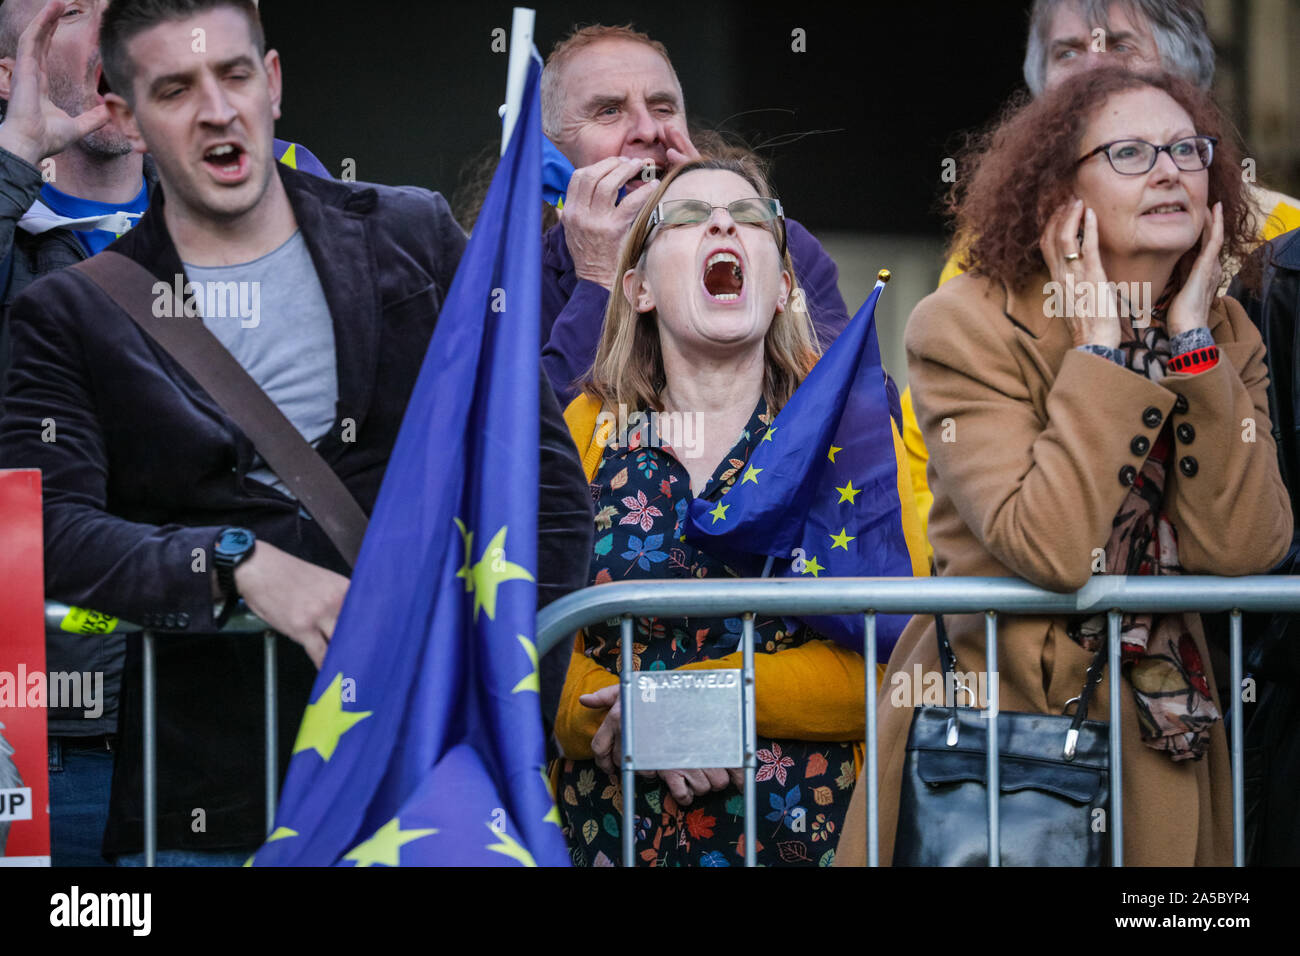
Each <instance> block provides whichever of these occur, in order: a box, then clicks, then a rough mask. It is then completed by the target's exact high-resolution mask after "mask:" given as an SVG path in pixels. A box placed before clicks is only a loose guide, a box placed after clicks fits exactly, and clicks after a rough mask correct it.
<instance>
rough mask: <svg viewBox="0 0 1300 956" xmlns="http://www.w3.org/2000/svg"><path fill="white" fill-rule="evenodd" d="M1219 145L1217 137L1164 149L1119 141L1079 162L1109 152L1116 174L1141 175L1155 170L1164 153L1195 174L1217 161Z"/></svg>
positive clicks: (1138, 141)
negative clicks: (1152, 169) (1216, 149)
mask: <svg viewBox="0 0 1300 956" xmlns="http://www.w3.org/2000/svg"><path fill="white" fill-rule="evenodd" d="M1217 142H1218V140H1217V139H1215V138H1214V137H1213V136H1188V137H1187V138H1186V139H1180V140H1175V141H1174V142H1172V143H1168V144H1166V145H1164V146H1157V145H1156V144H1155V143H1148V142H1147V141H1146V140H1144V139H1117V140H1115V142H1113V143H1102V144H1101V145H1100V146H1098V147H1097V148H1096V149H1094V150H1093V151H1092V152H1090V153H1088V154H1087V155H1086V156H1084V157H1083V158H1082V159H1080V160H1079V163H1082V162H1084V161H1086V160H1089V159H1091V158H1092V157H1094V156H1096V155H1097V154H1098V153H1105V154H1106V159H1107V160H1108V161H1109V162H1110V168H1111V169H1113V170H1115V172H1117V173H1119V174H1120V175H1122V176H1141V175H1142V174H1143V173H1147V172H1150V171H1151V168H1152V167H1153V166H1155V164H1156V159H1157V158H1158V157H1159V156H1160V154H1161V153H1168V154H1169V158H1170V159H1172V160H1173V161H1174V165H1175V166H1177V167H1178V168H1179V169H1182V170H1185V171H1186V172H1195V171H1197V170H1200V169H1207V168H1208V167H1209V165H1210V161H1211V160H1212V159H1214V144H1215V143H1217ZM1076 165H1077V164H1076Z"/></svg>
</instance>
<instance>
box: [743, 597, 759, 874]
mask: <svg viewBox="0 0 1300 956" xmlns="http://www.w3.org/2000/svg"><path fill="white" fill-rule="evenodd" d="M741 620H742V621H743V622H744V623H743V625H742V631H741V640H743V641H744V642H745V650H744V653H743V654H742V655H741V663H742V666H743V667H744V677H743V678H742V681H743V682H742V684H741V691H740V692H741V699H742V701H743V703H744V708H745V718H744V719H745V723H744V730H743V736H744V743H745V866H757V865H758V794H757V790H758V781H757V780H755V779H754V778H755V776H756V774H757V771H758V726H757V725H758V720H757V717H756V714H755V702H754V615H753V613H752V612H750V611H746V612H745V614H744V616H743V617H742V618H741Z"/></svg>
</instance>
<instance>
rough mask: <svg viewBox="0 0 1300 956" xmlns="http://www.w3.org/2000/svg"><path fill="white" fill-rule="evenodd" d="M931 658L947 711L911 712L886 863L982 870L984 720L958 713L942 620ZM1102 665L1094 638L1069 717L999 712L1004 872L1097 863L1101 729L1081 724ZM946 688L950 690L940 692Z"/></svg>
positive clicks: (1102, 831)
mask: <svg viewBox="0 0 1300 956" xmlns="http://www.w3.org/2000/svg"><path fill="white" fill-rule="evenodd" d="M935 620H936V621H937V622H938V641H939V662H940V666H941V667H942V668H943V673H944V687H945V689H946V693H951V697H950V698H948V699H946V700H945V703H946V704H948V705H949V706H933V705H928V706H924V707H921V708H919V709H918V710H917V711H916V713H915V716H914V717H913V719H912V728H911V731H910V732H909V734H908V737H907V752H906V757H905V760H904V764H903V780H902V792H901V794H900V798H899V807H898V832H897V836H896V838H895V841H894V859H893V863H894V865H895V866H985V865H987V864H988V823H987V820H988V790H987V776H986V773H987V767H988V758H987V742H988V734H987V730H988V720H987V719H986V718H985V717H984V713H985V712H984V711H981V710H979V709H978V708H975V707H958V706H957V693H956V691H958V690H965V691H966V692H967V693H969V694H972V696H973V692H972V691H970V689H969V688H968V687H966V686H965V685H955V684H954V683H953V682H954V677H953V676H951V675H954V674H955V672H956V658H955V656H954V654H953V650H952V645H951V644H949V643H948V635H947V633H946V632H945V630H944V626H943V618H942V617H941V616H939V615H936V616H935ZM1105 666H1106V645H1105V643H1104V642H1103V644H1102V646H1101V648H1100V649H1099V650H1098V651H1097V654H1096V656H1095V657H1094V658H1093V660H1092V663H1091V664H1090V665H1089V667H1088V672H1087V677H1086V678H1085V681H1084V687H1083V690H1082V692H1081V693H1080V694H1079V696H1078V697H1077V698H1074V699H1072V700H1071V701H1070V702H1069V703H1067V704H1066V708H1067V709H1068V708H1069V706H1070V704H1077V706H1076V707H1075V711H1074V714H1073V715H1069V714H1066V715H1061V716H1055V715H1051V714H1023V713H1015V712H1009V713H1008V712H1002V713H999V714H998V717H997V720H998V751H999V755H1000V759H999V761H998V770H999V774H1000V776H1001V781H1000V790H1001V794H1000V795H999V797H998V807H999V829H1000V839H999V841H998V842H999V850H1000V854H1001V860H1000V862H1001V865H1003V866H1104V865H1106V864H1107V863H1109V861H1110V840H1109V837H1108V835H1107V833H1106V826H1107V820H1108V818H1109V806H1110V799H1109V798H1110V773H1109V770H1110V738H1109V724H1108V723H1107V722H1106V721H1101V720H1088V719H1087V717H1088V703H1089V701H1090V699H1091V698H1092V692H1093V689H1094V688H1095V687H1096V686H1097V684H1098V683H1099V682H1100V680H1101V675H1102V672H1103V671H1104V669H1105ZM947 689H951V690H947Z"/></svg>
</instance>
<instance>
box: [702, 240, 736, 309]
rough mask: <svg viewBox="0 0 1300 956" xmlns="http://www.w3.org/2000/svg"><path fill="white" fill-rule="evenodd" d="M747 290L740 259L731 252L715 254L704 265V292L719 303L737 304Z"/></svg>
mask: <svg viewBox="0 0 1300 956" xmlns="http://www.w3.org/2000/svg"><path fill="white" fill-rule="evenodd" d="M744 288H745V273H744V271H743V270H742V269H741V267H740V258H739V257H738V256H736V255H735V254H734V253H730V252H715V253H714V254H713V255H711V256H709V258H708V261H706V262H705V263H704V291H705V292H707V293H708V294H709V297H710V298H713V299H717V300H718V301H719V302H735V301H736V300H738V299H739V298H740V293H741V290H743V289H744Z"/></svg>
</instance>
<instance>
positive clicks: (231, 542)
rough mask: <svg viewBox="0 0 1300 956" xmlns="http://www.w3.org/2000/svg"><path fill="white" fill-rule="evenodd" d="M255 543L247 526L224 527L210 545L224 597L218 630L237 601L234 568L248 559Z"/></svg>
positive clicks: (237, 594) (224, 623)
mask: <svg viewBox="0 0 1300 956" xmlns="http://www.w3.org/2000/svg"><path fill="white" fill-rule="evenodd" d="M255 544H257V537H256V536H255V535H254V534H253V532H251V531H249V530H248V529H247V528H226V529H224V530H223V531H222V532H221V533H220V534H218V535H217V543H216V544H215V545H213V547H212V563H213V566H214V567H216V569H217V584H218V585H219V586H220V588H221V593H222V595H223V596H224V598H225V603H224V604H222V605H221V613H220V614H219V615H218V616H217V629H218V630H220V629H221V628H223V627H225V626H226V622H227V621H228V620H230V615H231V614H232V613H233V612H234V610H235V605H236V604H238V603H239V589H238V588H237V587H235V568H237V567H239V566H240V565H241V564H243V563H244V562H245V561H247V560H248V557H249V556H250V555H251V554H252V553H253V546H254V545H255Z"/></svg>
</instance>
